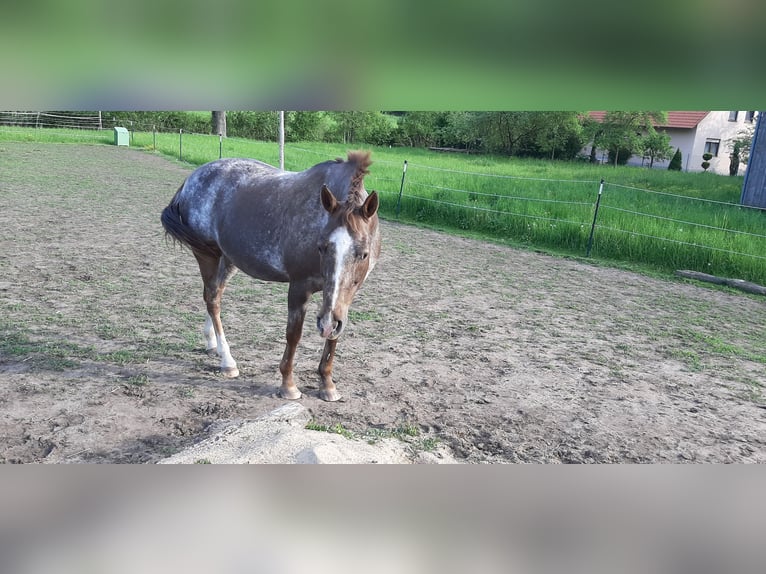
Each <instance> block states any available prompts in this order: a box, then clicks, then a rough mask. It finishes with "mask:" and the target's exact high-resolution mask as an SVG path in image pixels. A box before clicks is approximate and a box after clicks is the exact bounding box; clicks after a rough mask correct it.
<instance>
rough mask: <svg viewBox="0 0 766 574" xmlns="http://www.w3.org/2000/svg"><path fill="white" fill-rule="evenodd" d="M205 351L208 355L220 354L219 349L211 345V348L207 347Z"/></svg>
mask: <svg viewBox="0 0 766 574" xmlns="http://www.w3.org/2000/svg"><path fill="white" fill-rule="evenodd" d="M205 353H206V354H207V356H208V357H216V356H218V349H216V348H215V347H211V348H210V349H205Z"/></svg>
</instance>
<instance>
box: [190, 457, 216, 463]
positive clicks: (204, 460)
mask: <svg viewBox="0 0 766 574" xmlns="http://www.w3.org/2000/svg"><path fill="white" fill-rule="evenodd" d="M194 464H213V463H212V462H210V460H209V459H207V458H198V459H197V460H195V461H194Z"/></svg>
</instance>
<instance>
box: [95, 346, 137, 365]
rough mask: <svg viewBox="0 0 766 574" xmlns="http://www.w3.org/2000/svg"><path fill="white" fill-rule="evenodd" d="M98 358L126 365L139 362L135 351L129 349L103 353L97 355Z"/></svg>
mask: <svg viewBox="0 0 766 574" xmlns="http://www.w3.org/2000/svg"><path fill="white" fill-rule="evenodd" d="M98 358H99V359H100V360H102V361H105V362H107V363H116V364H118V365H127V364H128V363H138V362H141V361H140V360H139V357H138V354H137V353H136V351H131V350H129V349H121V350H119V351H113V352H111V353H105V354H102V355H99V356H98Z"/></svg>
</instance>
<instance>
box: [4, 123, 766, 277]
mask: <svg viewBox="0 0 766 574" xmlns="http://www.w3.org/2000/svg"><path fill="white" fill-rule="evenodd" d="M19 140H22V141H62V142H73V143H92V144H111V143H112V141H113V136H112V132H111V131H104V132H87V131H78V130H42V129H37V130H36V129H19V128H5V127H0V145H1V144H2V142H3V141H19ZM131 145H132V147H134V148H138V149H142V150H146V151H148V152H152V153H161V154H163V155H166V156H167V157H169V158H171V159H176V160H178V159H179V135H178V134H177V133H157V134H156V143H155V138H154V137H153V134H152V133H146V132H136V133H134V134H133V137H132V143H131ZM356 147H363V148H369V149H372V151H373V159H374V164H373V167H372V170H371V173H370V175H369V176H368V177H367V179H366V186H367V188H368V190H373V189H374V190H376V191H378V192H379V193H380V196H381V208H380V213H381V216H382V217H384V218H389V219H399V220H401V221H406V222H410V223H416V224H419V225H423V226H428V227H435V228H438V229H443V230H446V231H449V232H453V233H460V234H465V235H470V236H478V237H481V238H485V239H491V240H493V241H499V242H503V243H508V244H512V245H520V246H526V247H531V248H535V249H543V250H547V251H551V252H555V253H558V254H563V255H572V256H584V255H585V253H586V248H587V243H588V236H589V234H590V229H591V222H592V220H593V213H594V205H595V201H596V197H597V193H598V183H599V181H600V180H601V179H604V180H605V181H606V184H605V187H604V193H603V195H602V200H601V206H600V210H599V217H598V222H597V226H596V229H595V235H594V241H593V248H592V253H591V256H592V257H593V258H594V259H595V260H598V261H603V262H607V263H610V264H615V263H618V264H620V265H633V266H639V267H640V268H646V269H649V270H654V271H658V272H661V273H668V272H671V273H672V272H673V271H675V270H677V269H692V270H696V271H702V272H705V273H710V274H713V275H719V276H724V277H732V278H738V279H745V280H748V281H753V282H756V283H761V284H764V283H766V214H764V213H763V212H761V211H758V210H753V209H746V208H742V207H739V206H737V205H724V204H722V203H709V202H701V201H695V199H705V200H712V201H716V202H724V203H727V204H737V203H738V202H739V197H740V192H741V188H742V181H743V178H742V177H724V176H717V175H714V174H708V173H683V172H670V171H668V170H650V169H647V168H636V167H613V166H607V165H590V164H587V163H579V162H556V161H543V160H523V159H517V158H510V159H509V158H505V157H498V156H478V155H470V156H468V155H464V154H449V153H447V154H445V153H436V152H430V151H428V150H423V149H415V148H387V147H374V146H364V145H345V144H328V143H303V142H301V143H288V144H287V146H286V151H285V167H286V169H289V170H302V169H305V168H307V167H310V166H311V165H314V164H316V163H318V162H321V161H324V160H326V159H331V158H334V157H342V156H344V155H345V153H346V152H347V151H348V150H349V149H352V148H356ZM222 155H223V156H224V157H252V158H256V159H260V160H262V161H265V162H267V163H270V164H274V165H276V164H277V163H278V161H279V160H278V147H277V145H276V144H275V143H273V142H257V141H252V140H245V139H241V138H227V139H225V140H224V142H223V150H222ZM218 156H219V139H218V137H217V136H205V135H194V134H184V135H183V145H182V158H183V161H184V162H188V163H190V164H192V165H200V164H202V163H205V162H208V161H211V160H214V159H217V158H218ZM405 160H407V161H408V170H407V174H406V177H405V184H404V190H403V194H402V199H401V204H400V205H399V206H398V207H399V209H398V212H397V204H398V196H399V190H400V185H401V181H402V166H403V163H404V161H405ZM633 188H639V189H633ZM646 190H652V191H655V192H659V193H650V192H648V191H646ZM723 230H727V231H723ZM731 231H736V232H737V233H731Z"/></svg>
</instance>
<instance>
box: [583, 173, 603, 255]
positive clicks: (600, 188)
mask: <svg viewBox="0 0 766 574" xmlns="http://www.w3.org/2000/svg"><path fill="white" fill-rule="evenodd" d="M603 191H604V180H603V179H602V180H601V183H600V184H599V186H598V197H597V198H596V209H595V210H594V211H593V224H592V225H591V226H590V237H588V249H587V250H586V252H585V257H590V250H591V248H592V247H593V233H594V232H595V231H596V218H597V217H598V206H599V205H600V204H601V194H602V193H603Z"/></svg>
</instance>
